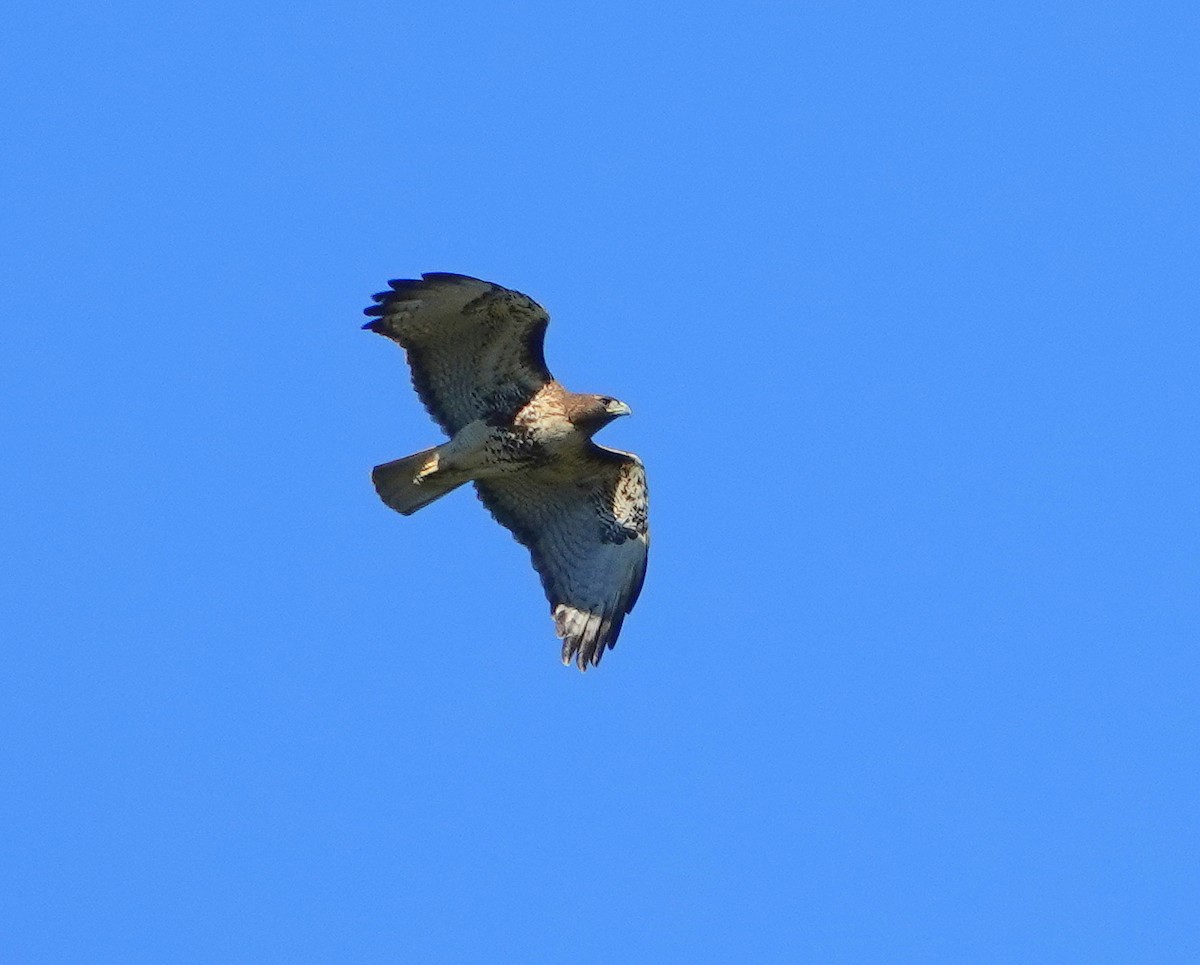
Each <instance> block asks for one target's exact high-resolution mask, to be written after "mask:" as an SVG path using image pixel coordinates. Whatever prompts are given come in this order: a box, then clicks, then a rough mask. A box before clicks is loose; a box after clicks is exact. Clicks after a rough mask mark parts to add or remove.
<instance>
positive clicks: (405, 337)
mask: <svg viewBox="0 0 1200 965" xmlns="http://www.w3.org/2000/svg"><path fill="white" fill-rule="evenodd" d="M388 284H389V285H390V286H391V290H390V291H386V292H380V293H379V294H378V295H375V296H374V298H375V302H376V303H377V304H375V305H372V306H371V307H370V308H368V309H366V314H367V315H377V316H379V317H378V318H376V319H375V320H373V321H371V322H368V323H367V324H366V325H364V326H363V327H364V328H368V329H370V330H371V331H373V332H378V333H379V334H380V335H384V336H386V337H388V338H390V339H391V340H392V341H394V342H396V343H397V344H398V345H400V346H401V347H402V348H403V349H404V350H405V351H406V352H407V353H408V363H409V365H410V366H411V367H412V380H413V386H414V387H415V388H416V390H417V394H418V395H419V396H420V397H421V401H422V402H423V403H425V408H426V409H428V410H429V414H430V415H431V416H433V418H434V420H435V421H436V422H437V423H438V425H440V426H441V427H442V429H443V430H444V431H445V432H446V434H447V435H448V436H450V441H449V442H447V443H444V444H443V445H440V446H435V447H434V448H432V449H426V450H424V451H423V452H418V453H415V454H414V455H411V456H408V457H406V458H404V459H397V460H396V461H395V462H389V463H384V464H383V465H382V466H376V467H375V470H374V472H372V474H371V478H372V480H373V481H374V483H375V489H376V491H377V492H378V493H379V495H380V498H382V499H383V501H384V502H385V503H387V505H388V506H390V507H391V508H392V509H394V510H396V511H397V512H399V513H403V514H404V515H406V516H407V515H409V514H411V513H415V512H416V511H417V510H418V509H421V508H422V507H423V506H428V505H429V504H430V503H431V502H433V501H434V500H435V499H438V498H440V497H441V496H444V495H446V493H448V492H450V491H451V490H452V489H456V488H458V487H459V486H461V485H462V484H463V483H466V482H473V483H474V484H475V491H476V492H477V493H478V494H479V498H480V499H481V500H482V501H483V504H484V506H486V507H487V508H488V510H489V511H490V512H491V514H492V515H493V516H494V517H495V518H496V520H497V521H498V522H499V523H500V524H501V525H503V526H506V527H507V528H508V529H510V530H512V533H513V535H514V536H515V537H516V538H517V539H518V540H519V541H520V542H521V543H523V544H524V545H525V546H527V547H529V551H530V553H531V554H532V555H533V565H534V568H535V569H537V571H538V573H539V574H540V575H541V578H542V586H543V587H544V588H545V590H546V596H547V597H548V598H549V600H550V611H551V613H552V615H553V616H554V625H555V628H556V629H557V631H558V635H559V636H560V637H561V638H562V641H563V644H562V659H563V663H564V664H569V663H570V662H571V661H572V660H574V661H575V662H576V663H577V664H578V665H579V669H580V670H586V669H587V666H588V664H589V663H590V664H592V665H593V666H594V665H596V664H598V663H599V662H600V658H601V657H602V656H603V655H604V651H605V649H606V648H609V647H612V646H614V645H615V644H616V642H617V635H618V634H619V633H620V632H621V623H622V621H624V619H625V614H627V613H629V612H630V611H631V610H632V609H633V605H634V603H636V602H637V598H638V594H639V593H640V592H641V589H642V581H643V580H644V579H645V576H646V555H647V550H648V547H649V543H650V531H649V527H648V524H647V520H646V506H647V493H646V472H645V469H644V468H643V467H642V463H641V460H640V459H638V458H637V456H634V455H632V454H631V453H628V452H621V451H619V450H616V449H606V448H605V447H603V446H598V445H596V444H595V443H594V442H592V436H593V435H594V434H595V433H596V432H597V430H599V429H601V428H603V427H604V426H606V425H608V423H610V422H612V421H613V419H616V418H617V417H618V416H623V415H629V406H627V405H625V403H624V402H618V401H617V400H616V399H613V398H609V397H608V396H605V395H580V394H579V393H576V392H568V391H567V390H566V389H564V388H563V387H562V386H561V385H560V384H559V383H558V382H556V381H555V379H554V377H553V376H552V375H551V374H550V371H549V370H548V369H547V368H546V361H545V358H544V356H543V354H542V339H543V337H544V336H545V334H546V326H547V324H548V323H549V321H550V318H549V316H548V315H547V314H546V312H545V310H544V309H543V308H542V307H541V306H540V305H538V304H537V302H535V301H533V299H531V298H529V297H528V296H526V295H522V294H521V293H520V292H515V291H509V290H508V289H507V288H501V287H500V286H499V285H493V284H491V283H489V282H486V281H480V280H479V279H478V278H469V277H467V276H466V275H451V274H445V273H441V272H436V273H430V274H426V275H422V276H421V280H420V281H417V280H409V279H397V280H395V281H390V282H388Z"/></svg>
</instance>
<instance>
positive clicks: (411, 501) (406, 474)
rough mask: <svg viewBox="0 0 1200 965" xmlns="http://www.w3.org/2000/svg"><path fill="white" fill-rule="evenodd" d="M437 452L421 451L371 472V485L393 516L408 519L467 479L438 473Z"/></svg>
mask: <svg viewBox="0 0 1200 965" xmlns="http://www.w3.org/2000/svg"><path fill="white" fill-rule="evenodd" d="M441 448H442V447H441V446H434V447H433V448H432V449H423V450H421V451H420V452H414V453H413V454H412V455H411V456H405V457H404V458H403V459H397V460H395V461H394V462H385V463H384V464H383V465H382V466H376V467H375V468H374V469H372V470H371V481H372V482H373V483H375V491H376V492H377V493H379V498H380V499H382V500H383V501H384V502H385V503H387V504H388V505H389V506H390V507H391V508H392V509H394V510H395V511H396V512H398V513H403V514H404V515H405V516H411V515H412V514H413V513H415V512H416V511H417V510H418V509H423V508H424V507H425V506H428V505H429V504H430V503H432V502H433V501H434V500H435V499H441V498H442V497H443V496H445V495H446V493H448V492H452V491H453V490H455V489H457V488H458V487H459V486H461V485H462V484H463V483H465V482H467V481H468V477H466V476H464V475H462V474H461V473H457V472H443V473H439V472H438V468H437V458H438V450H439V449H441Z"/></svg>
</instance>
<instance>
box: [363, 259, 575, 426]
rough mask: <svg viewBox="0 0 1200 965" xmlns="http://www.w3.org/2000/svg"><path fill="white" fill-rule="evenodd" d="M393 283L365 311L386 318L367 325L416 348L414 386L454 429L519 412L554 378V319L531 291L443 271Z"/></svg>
mask: <svg viewBox="0 0 1200 965" xmlns="http://www.w3.org/2000/svg"><path fill="white" fill-rule="evenodd" d="M388 284H389V285H391V286H392V290H391V291H386V292H380V293H379V294H378V295H375V296H374V297H375V301H376V302H377V303H378V304H376V305H372V306H371V307H370V308H368V309H366V311H365V314H367V315H378V316H379V318H378V319H376V320H375V321H372V322H368V323H367V324H366V325H364V326H363V327H364V328H369V329H370V330H371V331H373V332H378V333H379V334H380V335H386V336H387V337H388V338H390V339H392V340H393V341H395V342H397V343H399V344H400V345H401V346H403V347H404V349H405V350H406V351H407V352H408V362H409V365H410V366H412V379H413V386H414V388H416V390H417V394H418V395H419V396H420V397H421V401H422V402H423V403H425V408H426V409H428V410H429V414H430V415H431V416H433V418H434V419H435V420H436V421H437V423H438V425H440V426H441V427H442V429H443V430H445V431H446V433H447V434H449V435H454V433H455V432H457V431H458V430H459V429H461V428H462V427H463V426H465V425H467V424H468V423H470V422H474V421H475V420H476V419H487V418H493V417H497V416H499V417H508V418H511V417H512V416H513V415H514V414H515V413H516V412H517V410H518V409H520V408H521V406H523V405H524V404H525V403H526V402H528V401H529V400H530V399H531V398H533V396H534V394H535V393H536V392H537V390H538V389H540V388H541V387H542V386H544V385H545V384H546V383H547V382H550V381H552V377H551V375H550V372H549V371H548V370H547V369H546V360H545V358H544V356H543V355H542V339H543V337H544V336H545V334H546V325H547V324H548V323H549V321H550V318H549V316H548V315H547V314H546V311H545V309H543V308H542V306H541V305H539V304H538V303H537V302H535V301H534V300H533V299H532V298H529V297H528V296H527V295H522V294H521V293H520V292H514V291H509V289H507V288H501V287H500V286H499V285H493V284H491V283H490V282H486V281H480V280H479V279H478V278H470V277H468V276H466V275H451V274H446V273H442V272H431V273H429V274H425V275H422V276H421V280H420V281H417V280H415V279H406V278H398V279H396V280H394V281H390V282H388Z"/></svg>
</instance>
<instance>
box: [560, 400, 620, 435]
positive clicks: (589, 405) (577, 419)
mask: <svg viewBox="0 0 1200 965" xmlns="http://www.w3.org/2000/svg"><path fill="white" fill-rule="evenodd" d="M623 415H632V410H631V409H630V408H629V406H627V405H626V404H625V403H624V402H622V401H620V400H619V399H614V398H612V397H611V396H608V395H575V396H574V397H573V398H572V399H571V402H570V404H569V405H568V406H567V418H568V419H570V420H571V424H572V425H573V426H575V428H577V429H581V430H582V431H584V432H586V433H587V434H588V435H591V434H592V433H594V432H599V431H600V430H601V429H603V428H604V427H605V426H606V425H608V424H609V423H610V422H612V421H613V419H617V418H620V417H621V416H623Z"/></svg>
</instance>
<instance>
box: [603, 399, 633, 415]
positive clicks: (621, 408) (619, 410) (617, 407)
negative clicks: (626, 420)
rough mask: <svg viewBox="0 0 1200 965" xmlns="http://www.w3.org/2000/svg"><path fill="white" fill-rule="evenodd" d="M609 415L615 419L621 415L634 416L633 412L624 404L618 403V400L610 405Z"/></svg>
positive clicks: (614, 400)
mask: <svg viewBox="0 0 1200 965" xmlns="http://www.w3.org/2000/svg"><path fill="white" fill-rule="evenodd" d="M608 414H609V415H610V416H612V417H613V418H614V419H615V418H616V417H617V416H619V415H633V410H632V409H631V408H629V406H627V405H626V404H625V403H624V402H618V401H617V400H616V399H613V401H612V402H610V403H609V404H608Z"/></svg>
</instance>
